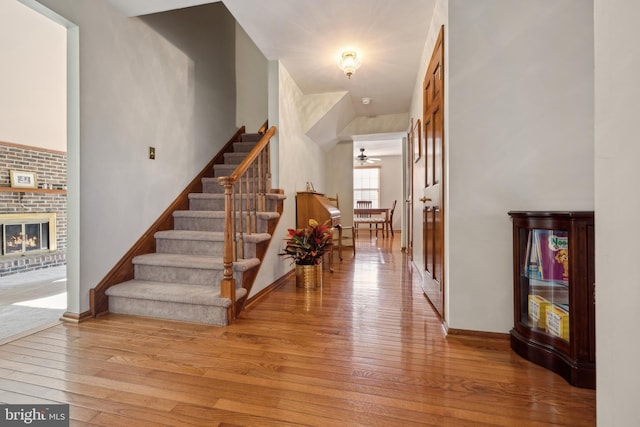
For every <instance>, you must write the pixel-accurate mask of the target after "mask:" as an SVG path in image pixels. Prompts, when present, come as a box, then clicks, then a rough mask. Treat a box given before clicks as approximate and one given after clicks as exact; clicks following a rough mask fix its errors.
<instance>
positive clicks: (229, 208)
mask: <svg viewBox="0 0 640 427" xmlns="http://www.w3.org/2000/svg"><path fill="white" fill-rule="evenodd" d="M232 181H233V180H232V178H231V177H228V176H225V177H220V178H218V182H219V183H220V184H221V185H223V186H224V254H223V256H222V262H223V267H224V276H223V278H222V282H221V283H220V296H221V297H222V298H229V299H231V305H230V306H229V308H228V309H227V319H229V321H231V320H233V319H235V318H236V280H235V279H234V277H233V259H234V256H233V250H234V249H233V240H234V236H233V228H234V227H233V220H234V215H235V214H234V212H233V182H232Z"/></svg>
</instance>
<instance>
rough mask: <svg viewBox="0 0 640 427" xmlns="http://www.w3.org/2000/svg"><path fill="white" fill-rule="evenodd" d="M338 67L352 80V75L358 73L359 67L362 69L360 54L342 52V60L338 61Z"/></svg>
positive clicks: (349, 51)
mask: <svg viewBox="0 0 640 427" xmlns="http://www.w3.org/2000/svg"><path fill="white" fill-rule="evenodd" d="M338 66H339V67H340V69H341V70H342V71H343V72H344V73H345V74H346V76H347V77H349V78H351V75H352V74H353V73H355V72H356V70H357V69H358V67H360V57H359V56H358V53H357V52H356V51H355V50H346V51H344V52H342V54H341V55H340V59H339V60H338Z"/></svg>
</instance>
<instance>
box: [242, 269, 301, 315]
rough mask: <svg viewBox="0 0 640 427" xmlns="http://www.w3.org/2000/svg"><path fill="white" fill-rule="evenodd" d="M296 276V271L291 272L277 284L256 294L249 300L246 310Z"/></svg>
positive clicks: (278, 280) (274, 283)
mask: <svg viewBox="0 0 640 427" xmlns="http://www.w3.org/2000/svg"><path fill="white" fill-rule="evenodd" d="M294 275H295V270H291V271H289V272H288V273H286V274H285V275H284V276H282V277H280V278H279V279H277V280H276V281H275V282H273V283H272V284H270V285H269V286H267V287H265V288H264V289H262V290H261V291H260V292H258V293H257V294H255V295H254V296H252V297H251V298H249V299H248V300H247V303H246V304H245V306H244V310H247V309H248V308H251V306H252V305H254V304H256V303H257V302H258V301H260V300H261V299H263V298H264V297H266V296H267V295H269V294H270V293H271V292H273V291H275V290H276V289H278V288H280V287H282V286H284V284H285V283H286V282H287V280H289V279H290V278H291V277H293V276H294Z"/></svg>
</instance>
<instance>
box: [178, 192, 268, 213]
mask: <svg viewBox="0 0 640 427" xmlns="http://www.w3.org/2000/svg"><path fill="white" fill-rule="evenodd" d="M280 198H281V195H280V194H275V193H268V194H265V206H264V208H263V209H262V210H265V211H275V210H276V208H277V202H278V200H280ZM236 200H242V209H243V210H245V211H246V209H247V196H246V195H242V197H241V196H240V195H239V194H237V195H236ZM249 204H250V205H251V207H252V208H254V207H255V206H256V205H255V197H254V195H250V196H249ZM189 209H190V210H194V211H223V210H224V194H222V193H190V194H189ZM236 209H238V205H236Z"/></svg>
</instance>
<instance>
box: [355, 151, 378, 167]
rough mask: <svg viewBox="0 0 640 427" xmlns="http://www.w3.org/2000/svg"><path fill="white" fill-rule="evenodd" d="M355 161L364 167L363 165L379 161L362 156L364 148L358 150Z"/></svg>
mask: <svg viewBox="0 0 640 427" xmlns="http://www.w3.org/2000/svg"><path fill="white" fill-rule="evenodd" d="M356 160H357V161H358V162H360V164H361V165H364V164H365V163H377V162H379V161H380V159H378V158H377V157H369V156H367V155H366V154H364V148H361V149H360V154H359V155H358V156H356Z"/></svg>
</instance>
